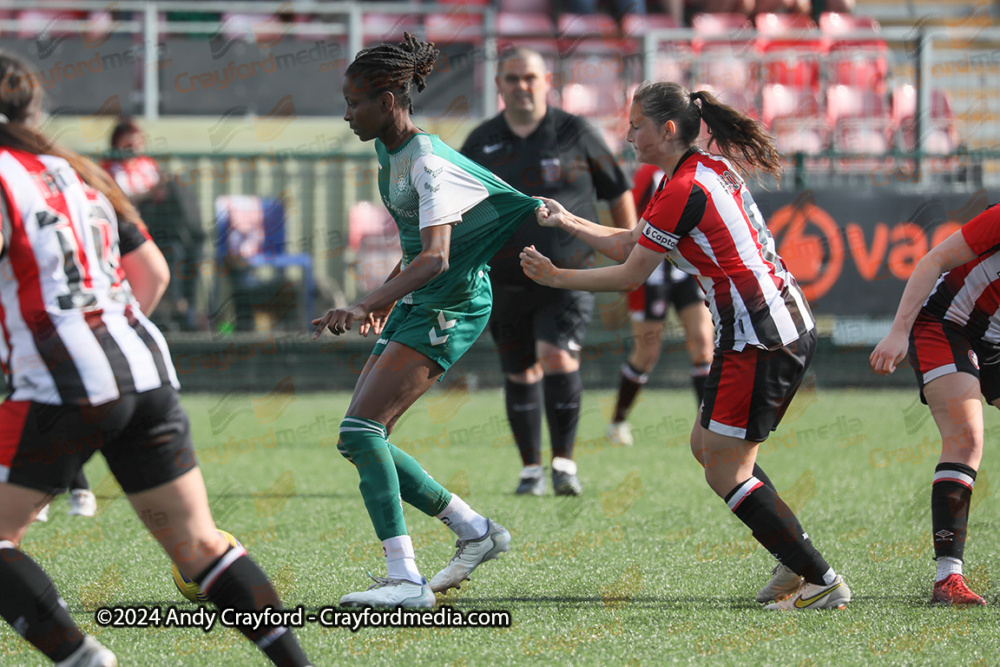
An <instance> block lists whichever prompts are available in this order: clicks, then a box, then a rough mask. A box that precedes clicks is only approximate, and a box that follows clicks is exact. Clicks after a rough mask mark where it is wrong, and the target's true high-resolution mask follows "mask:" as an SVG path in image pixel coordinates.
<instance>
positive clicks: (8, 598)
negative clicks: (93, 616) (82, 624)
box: [0, 540, 83, 662]
mask: <svg viewBox="0 0 1000 667" xmlns="http://www.w3.org/2000/svg"><path fill="white" fill-rule="evenodd" d="M0 616H3V617H4V619H5V620H6V621H7V622H8V623H10V625H11V627H13V628H14V630H15V631H16V632H17V633H18V634H19V635H21V636H22V637H24V638H25V639H26V640H28V641H29V642H31V643H32V644H33V645H34V646H35V648H37V649H38V650H39V651H41V652H42V653H44V654H45V655H46V656H48V658H49V659H50V660H52V661H53V662H59V661H60V660H65V659H66V658H68V657H69V656H70V654H72V653H73V651H75V650H77V649H78V648H80V645H81V644H83V633H82V632H80V629H79V628H78V627H77V626H76V623H74V622H73V619H72V618H70V615H69V612H67V611H66V603H65V602H63V600H62V598H61V597H59V592H58V591H56V586H55V584H53V583H52V580H51V579H49V577H48V575H46V574H45V572H44V571H43V570H42V568H40V567H38V564H37V563H35V561H33V560H31V558H30V557H29V556H28V555H27V554H25V553H24V552H23V551H21V550H20V549H17V548H16V547H15V546H14V545H13V544H12V543H11V542H8V541H6V540H0Z"/></svg>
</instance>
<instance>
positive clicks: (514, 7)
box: [498, 0, 552, 16]
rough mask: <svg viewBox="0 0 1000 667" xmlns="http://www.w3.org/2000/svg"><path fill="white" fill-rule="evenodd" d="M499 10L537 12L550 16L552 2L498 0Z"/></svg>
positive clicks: (545, 0)
mask: <svg viewBox="0 0 1000 667" xmlns="http://www.w3.org/2000/svg"><path fill="white" fill-rule="evenodd" d="M498 9H499V11H501V12H524V13H532V12H538V13H542V14H548V15H549V16H552V3H551V2H550V1H549V0H500V2H499V6H498Z"/></svg>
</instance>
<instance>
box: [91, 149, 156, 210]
mask: <svg viewBox="0 0 1000 667" xmlns="http://www.w3.org/2000/svg"><path fill="white" fill-rule="evenodd" d="M101 166H103V167H104V169H105V171H107V172H108V173H109V174H111V177H112V178H114V179H115V182H116V183H117V184H118V187H120V188H121V189H122V190H123V191H124V192H125V194H126V195H128V196H129V198H130V199H133V200H134V199H137V198H139V197H142V196H143V195H145V194H146V193H148V192H149V191H150V190H152V189H153V188H155V187H156V185H157V183H159V182H160V167H159V166H158V165H157V164H156V160H154V159H153V158H151V157H148V156H146V155H139V156H136V157H130V158H126V159H124V160H115V161H113V162H105V163H104V164H103V165H101Z"/></svg>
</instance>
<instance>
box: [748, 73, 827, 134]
mask: <svg viewBox="0 0 1000 667" xmlns="http://www.w3.org/2000/svg"><path fill="white" fill-rule="evenodd" d="M778 118H815V119H819V120H823V105H822V102H821V100H820V97H819V95H818V94H817V93H815V92H813V91H812V90H811V89H808V88H792V87H789V86H785V85H782V84H780V83H772V84H766V85H765V86H764V88H763V90H762V91H761V120H762V122H763V123H764V125H765V126H767V127H772V126H773V125H774V121H775V120H776V119H778Z"/></svg>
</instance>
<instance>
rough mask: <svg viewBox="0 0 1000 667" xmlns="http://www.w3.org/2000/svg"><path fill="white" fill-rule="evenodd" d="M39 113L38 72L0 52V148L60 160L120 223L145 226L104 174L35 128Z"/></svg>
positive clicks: (123, 195) (82, 157)
mask: <svg viewBox="0 0 1000 667" xmlns="http://www.w3.org/2000/svg"><path fill="white" fill-rule="evenodd" d="M41 112H42V87H41V80H40V79H39V77H38V73H37V72H35V71H34V70H32V69H31V67H30V66H28V65H27V64H26V63H25V62H24V61H22V60H21V59H20V58H17V57H15V56H12V55H10V54H9V53H3V52H0V114H3V115H4V116H6V117H7V119H6V120H5V121H4V122H0V146H2V147H6V148H13V149H14V150H19V151H25V152H26V153H33V154H35V155H54V156H55V157H61V158H62V159H64V160H66V162H68V163H69V164H70V166H71V167H73V169H74V170H75V171H76V173H78V174H79V175H80V178H82V179H83V182H84V183H86V184H87V185H89V186H90V187H92V188H94V189H95V190H97V191H99V192H101V193H102V194H103V195H104V196H105V197H107V198H108V201H110V202H111V205H112V206H114V208H115V215H117V216H118V219H119V220H124V221H127V222H131V223H133V224H136V225H139V226H140V227H145V225H143V222H142V219H141V218H140V216H139V212H138V211H137V210H136V208H135V206H133V205H132V202H130V201H129V200H128V197H127V196H125V193H124V192H122V190H121V188H119V187H118V184H117V183H115V181H114V179H112V178H111V176H109V175H108V173H107V172H106V171H104V170H103V169H101V168H100V167H99V166H97V165H96V164H95V163H94V162H93V161H92V160H89V159H88V158H85V157H84V156H82V155H80V154H79V153H76V152H75V151H72V150H70V149H68V148H66V147H65V146H61V145H59V144H57V143H56V142H54V141H52V140H51V139H49V138H48V137H46V136H45V135H44V134H42V133H41V132H39V131H38V130H37V129H35V127H34V126H35V124H36V123H37V122H38V118H39V116H40V115H41Z"/></svg>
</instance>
